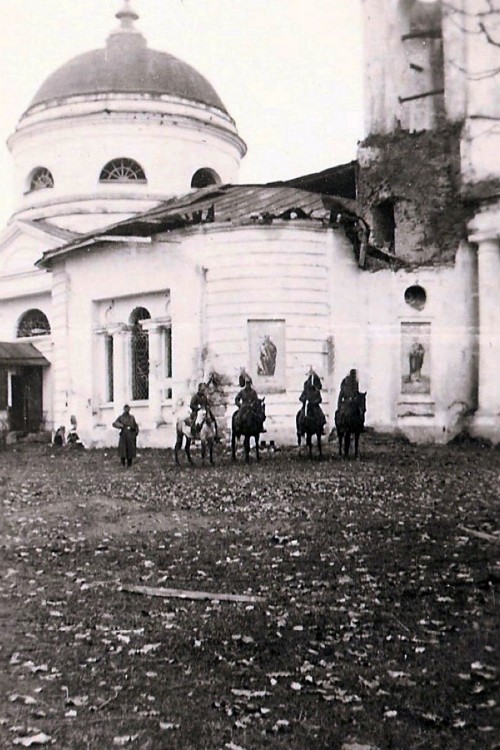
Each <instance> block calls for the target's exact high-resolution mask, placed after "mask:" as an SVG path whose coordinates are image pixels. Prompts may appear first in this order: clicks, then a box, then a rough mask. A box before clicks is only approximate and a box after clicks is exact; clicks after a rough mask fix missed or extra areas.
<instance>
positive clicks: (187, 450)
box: [184, 435, 193, 464]
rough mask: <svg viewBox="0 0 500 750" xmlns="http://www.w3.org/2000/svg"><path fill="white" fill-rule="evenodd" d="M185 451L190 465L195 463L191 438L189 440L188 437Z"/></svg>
mask: <svg viewBox="0 0 500 750" xmlns="http://www.w3.org/2000/svg"><path fill="white" fill-rule="evenodd" d="M184 450H185V451H186V456H187V460H188V461H189V463H190V464H192V463H193V459H192V458H191V438H188V437H187V435H186V445H185V447H184Z"/></svg>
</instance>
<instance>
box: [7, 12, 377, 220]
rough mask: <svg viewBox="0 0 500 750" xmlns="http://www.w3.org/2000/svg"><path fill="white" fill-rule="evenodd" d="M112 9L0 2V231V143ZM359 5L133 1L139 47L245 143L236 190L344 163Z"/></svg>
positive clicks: (357, 84)
mask: <svg viewBox="0 0 500 750" xmlns="http://www.w3.org/2000/svg"><path fill="white" fill-rule="evenodd" d="M120 5H121V3H120V0H0V11H1V17H2V40H1V43H0V70H1V71H2V75H1V77H0V97H1V98H0V101H1V103H2V106H1V109H0V223H1V224H3V223H4V222H5V220H6V219H7V218H8V216H9V215H10V213H11V211H12V208H13V203H12V202H11V176H10V175H11V173H10V156H9V152H8V150H7V147H6V146H5V140H6V139H7V137H8V135H9V134H10V133H11V132H12V131H13V130H14V128H15V125H16V122H17V121H18V119H19V117H20V115H21V114H22V113H23V111H24V110H25V109H26V108H27V107H28V105H29V103H30V101H31V99H32V98H33V96H34V94H35V92H36V91H37V89H38V88H39V86H40V85H41V84H42V82H43V81H44V80H45V78H46V77H47V76H48V75H50V74H51V73H52V72H53V71H54V70H55V69H56V68H57V67H59V66H61V65H63V64H64V63H65V62H66V61H67V60H69V59H70V58H71V57H74V56H75V55H77V54H79V53H80V52H85V51H88V50H90V49H95V48H98V47H103V46H104V43H105V40H106V37H107V36H108V34H109V32H110V31H111V29H113V28H114V27H115V26H116V25H117V23H118V22H117V20H116V19H115V18H114V14H115V13H116V11H117V10H118V9H119V7H120ZM360 6H361V0H133V2H132V7H133V8H134V9H135V10H136V11H137V13H138V14H139V15H140V19H139V21H138V22H137V26H138V27H139V29H140V30H141V31H142V33H143V34H144V36H145V37H146V39H147V41H148V44H149V46H150V47H152V48H154V49H160V50H164V51H167V52H170V53H172V54H173V55H175V56H177V57H179V58H181V59H183V60H185V61H186V62H188V63H189V64H190V65H193V66H194V67H195V68H196V69H197V70H199V72H200V73H202V74H203V75H204V76H205V77H206V78H207V79H208V80H209V81H210V82H211V83H212V85H213V86H214V88H215V90H216V91H217V93H218V94H219V96H220V97H221V99H222V101H223V102H224V104H225V106H226V108H227V109H228V110H229V112H230V114H231V115H232V117H233V118H234V119H235V121H236V124H237V126H238V130H239V133H240V135H241V136H242V138H243V139H244V140H245V141H246V143H247V145H248V153H247V155H246V157H245V159H244V160H243V163H242V167H241V172H240V181H241V182H265V181H269V180H277V179H286V178H290V177H295V176H298V175H300V174H307V173H309V172H315V171H319V170H321V169H326V168H327V167H331V166H334V165H335V164H341V163H343V162H346V161H350V160H351V159H353V158H355V150H356V142H357V141H358V140H360V139H361V138H362V136H363V129H362V128H363V125H362V91H361V89H362V70H361V68H362V43H361V31H362V30H361V8H360Z"/></svg>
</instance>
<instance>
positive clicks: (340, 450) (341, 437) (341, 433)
mask: <svg viewBox="0 0 500 750" xmlns="http://www.w3.org/2000/svg"><path fill="white" fill-rule="evenodd" d="M337 436H338V439H339V456H342V441H343V439H344V433H343V432H340V430H337Z"/></svg>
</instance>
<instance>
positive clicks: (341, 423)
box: [335, 391, 366, 458]
mask: <svg viewBox="0 0 500 750" xmlns="http://www.w3.org/2000/svg"><path fill="white" fill-rule="evenodd" d="M365 412H366V391H365V392H364V393H357V394H356V395H355V396H352V397H351V398H350V399H348V400H347V401H345V402H344V403H343V404H342V405H341V407H340V409H337V411H336V412H335V427H336V429H337V437H338V440H339V456H342V441H343V442H344V456H348V455H349V448H350V445H351V435H354V458H358V454H359V436H360V434H361V433H362V432H363V429H364V425H365Z"/></svg>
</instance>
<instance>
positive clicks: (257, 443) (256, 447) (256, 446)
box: [248, 435, 260, 461]
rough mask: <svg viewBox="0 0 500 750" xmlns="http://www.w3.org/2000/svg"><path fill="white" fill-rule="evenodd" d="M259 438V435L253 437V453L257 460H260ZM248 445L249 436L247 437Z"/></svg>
mask: <svg viewBox="0 0 500 750" xmlns="http://www.w3.org/2000/svg"><path fill="white" fill-rule="evenodd" d="M259 438H260V435H254V438H253V439H254V440H255V455H256V457H257V461H260V448H259ZM248 445H249V446H250V438H248Z"/></svg>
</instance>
